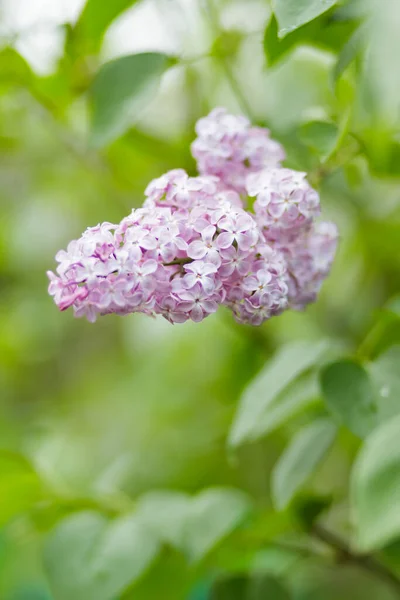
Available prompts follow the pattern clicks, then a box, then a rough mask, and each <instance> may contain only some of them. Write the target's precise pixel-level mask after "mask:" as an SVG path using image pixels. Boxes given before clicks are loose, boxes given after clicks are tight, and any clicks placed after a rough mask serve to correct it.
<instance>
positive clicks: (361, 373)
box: [321, 360, 377, 437]
mask: <svg viewBox="0 0 400 600" xmlns="http://www.w3.org/2000/svg"><path fill="white" fill-rule="evenodd" d="M321 386H322V392H323V395H324V398H325V401H326V404H327V406H328V408H329V409H330V411H331V412H332V414H333V415H334V416H336V417H337V418H338V419H339V420H340V422H341V423H344V425H346V427H348V428H349V429H350V430H351V431H352V432H353V433H355V434H356V435H358V436H360V437H364V436H365V435H367V434H368V433H369V432H370V431H371V430H372V429H373V427H374V426H375V424H376V422H377V416H376V405H375V400H374V390H373V385H372V382H371V380H370V378H369V376H368V373H367V372H366V370H365V369H364V368H363V367H362V366H361V365H359V364H358V363H356V362H354V361H352V360H342V361H338V362H335V363H332V364H330V365H328V366H327V367H325V368H324V369H323V371H322V372H321Z"/></svg>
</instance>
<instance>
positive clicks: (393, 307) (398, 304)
mask: <svg viewBox="0 0 400 600" xmlns="http://www.w3.org/2000/svg"><path fill="white" fill-rule="evenodd" d="M385 309H386V310H388V311H389V312H391V313H393V314H394V315H395V316H396V317H398V318H399V319H400V294H398V295H397V296H394V297H393V298H390V300H389V301H388V302H387V303H386V305H385Z"/></svg>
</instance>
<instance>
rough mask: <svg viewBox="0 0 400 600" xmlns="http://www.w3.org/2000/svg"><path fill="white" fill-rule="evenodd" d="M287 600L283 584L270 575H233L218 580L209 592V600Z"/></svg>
mask: <svg viewBox="0 0 400 600" xmlns="http://www.w3.org/2000/svg"><path fill="white" fill-rule="evenodd" d="M267 599H268V600H289V599H290V594H289V592H288V591H287V590H286V589H285V587H284V586H283V584H282V583H281V582H280V581H279V579H276V578H275V577H271V576H270V575H259V574H255V575H252V576H246V575H235V576H233V577H226V578H224V579H218V580H217V581H216V582H215V583H214V585H213V588H212V590H211V595H210V600H267Z"/></svg>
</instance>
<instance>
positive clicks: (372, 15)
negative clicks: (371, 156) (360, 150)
mask: <svg viewBox="0 0 400 600" xmlns="http://www.w3.org/2000/svg"><path fill="white" fill-rule="evenodd" d="M366 4H367V6H368V16H369V22H370V24H371V26H370V27H368V36H367V43H368V47H367V51H366V53H365V60H364V63H363V69H362V92H363V100H364V105H365V107H366V108H367V110H368V112H369V114H370V117H371V123H373V124H374V127H375V130H376V133H378V132H379V129H381V130H382V131H384V130H385V129H386V128H387V129H388V130H398V126H399V110H400V71H399V69H398V65H397V57H398V56H399V54H400V36H399V28H400V3H399V2H398V0H385V1H384V2H382V1H381V0H369V2H368V3H366Z"/></svg>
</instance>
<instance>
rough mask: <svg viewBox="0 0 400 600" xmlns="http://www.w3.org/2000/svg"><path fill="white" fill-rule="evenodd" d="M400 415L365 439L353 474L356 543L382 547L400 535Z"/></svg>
mask: <svg viewBox="0 0 400 600" xmlns="http://www.w3.org/2000/svg"><path fill="white" fill-rule="evenodd" d="M399 439H400V416H397V417H394V418H393V419H391V420H390V421H386V422H385V423H383V424H382V425H381V426H380V427H379V428H377V429H376V430H375V431H373V433H372V434H371V435H370V436H369V437H368V438H367V439H366V440H365V442H364V445H363V447H362V448H361V451H360V453H359V455H358V457H357V459H356V462H355V465H354V468H353V472H352V476H351V504H352V510H353V516H354V523H355V528H356V536H357V546H358V547H359V549H360V550H362V551H366V552H368V551H370V550H376V549H378V548H381V547H382V546H384V545H385V544H387V543H388V542H390V541H393V540H394V539H395V538H397V537H399V535H400V511H399V505H400V444H399Z"/></svg>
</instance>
